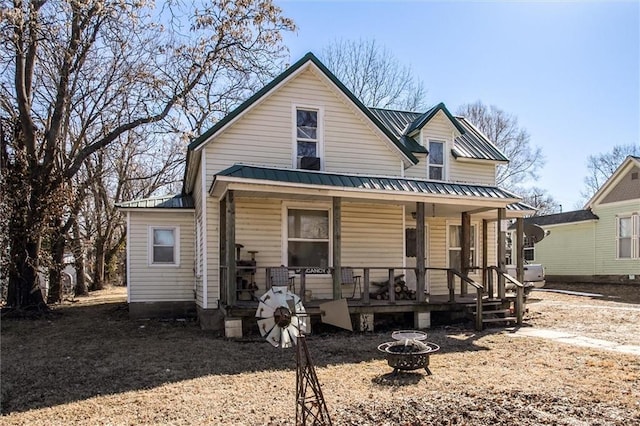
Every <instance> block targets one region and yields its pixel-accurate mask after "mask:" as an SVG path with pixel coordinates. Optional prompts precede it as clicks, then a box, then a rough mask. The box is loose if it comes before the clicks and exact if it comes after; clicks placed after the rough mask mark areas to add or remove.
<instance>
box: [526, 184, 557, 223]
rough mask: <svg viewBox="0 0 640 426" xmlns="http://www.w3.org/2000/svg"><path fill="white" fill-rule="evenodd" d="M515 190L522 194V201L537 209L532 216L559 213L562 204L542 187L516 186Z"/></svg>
mask: <svg viewBox="0 0 640 426" xmlns="http://www.w3.org/2000/svg"><path fill="white" fill-rule="evenodd" d="M516 192H517V193H518V194H519V195H521V196H522V201H523V202H525V203H526V204H528V205H530V206H532V207H535V208H536V209H537V211H536V212H535V214H534V216H542V215H547V214H553V213H560V212H561V211H562V206H561V205H560V204H559V203H558V202H557V201H556V200H555V199H554V198H553V197H552V196H551V194H549V193H548V192H547V191H546V190H544V189H542V188H538V187H531V188H518V189H517V190H516Z"/></svg>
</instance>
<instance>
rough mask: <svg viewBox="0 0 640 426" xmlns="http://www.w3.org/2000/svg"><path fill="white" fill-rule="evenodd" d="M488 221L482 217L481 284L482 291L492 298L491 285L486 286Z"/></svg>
mask: <svg viewBox="0 0 640 426" xmlns="http://www.w3.org/2000/svg"><path fill="white" fill-rule="evenodd" d="M488 227H489V221H488V220H487V219H482V286H483V287H484V291H485V292H487V293H488V294H489V297H490V298H493V286H491V288H489V287H488V286H487V272H488V271H487V266H489V250H488V249H489V230H488V229H487V228H488Z"/></svg>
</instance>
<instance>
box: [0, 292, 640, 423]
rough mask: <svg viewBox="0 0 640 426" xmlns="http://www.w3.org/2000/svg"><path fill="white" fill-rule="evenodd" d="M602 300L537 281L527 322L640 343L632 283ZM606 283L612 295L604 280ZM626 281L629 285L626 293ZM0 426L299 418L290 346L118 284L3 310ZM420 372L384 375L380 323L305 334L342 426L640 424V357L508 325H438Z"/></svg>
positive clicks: (639, 312) (639, 311)
mask: <svg viewBox="0 0 640 426" xmlns="http://www.w3.org/2000/svg"><path fill="white" fill-rule="evenodd" d="M622 289H623V290H624V291H621V290H620V288H615V289H614V290H611V289H610V288H609V287H594V288H587V289H586V290H587V291H592V292H598V291H600V290H602V291H603V293H604V294H605V295H609V296H610V297H585V296H573V295H564V294H557V293H549V292H534V293H533V294H532V298H531V299H532V300H531V301H530V303H529V304H528V308H529V312H528V314H527V315H526V318H525V319H526V323H527V327H528V328H539V329H547V328H548V329H553V330H559V331H566V332H570V333H573V334H579V335H582V336H586V337H591V338H597V339H604V340H609V341H613V342H617V343H619V344H624V345H635V346H640V297H638V295H639V294H640V288H638V287H629V288H626V287H625V288H622ZM604 290H606V292H605V291H604ZM625 292H626V293H625ZM1 332H2V353H1V356H2V358H1V361H2V365H1V368H2V371H1V372H2V377H1V379H2V383H1V385H2V386H1V396H2V414H3V416H2V417H1V418H0V423H2V424H3V425H17V424H24V425H66V424H87V425H99V424H100V425H139V424H149V425H151V424H174V425H190V424H198V425H200V424H211V425H293V424H295V351H294V350H291V349H289V350H280V349H274V348H272V347H271V346H270V345H269V344H268V343H266V342H264V341H263V340H262V339H260V338H259V337H256V336H252V337H247V338H244V339H242V340H240V341H231V340H227V339H224V338H221V337H219V336H217V335H215V334H214V333H211V332H205V331H202V330H200V329H199V328H198V325H197V324H196V323H195V322H193V321H156V320H147V321H132V320H129V319H128V317H127V308H126V304H125V303H124V290H123V289H109V290H105V291H102V292H97V293H95V294H93V295H92V296H90V297H86V298H81V299H79V300H77V301H76V302H75V303H73V304H65V305H62V306H59V307H56V309H55V311H54V314H53V315H52V316H51V317H50V318H47V319H37V320H24V319H22V320H16V319H6V318H4V319H3V320H2V330H1ZM428 332H429V339H428V340H429V341H433V342H435V343H437V344H438V345H440V346H441V348H442V350H441V351H440V352H438V353H436V354H434V355H432V356H431V366H430V367H431V371H432V372H433V375H432V376H426V375H425V374H424V372H422V371H417V372H409V373H402V374H400V375H399V376H397V377H396V378H392V377H390V376H389V375H388V373H389V372H390V370H391V369H390V367H389V366H388V365H387V364H386V361H385V360H384V359H383V357H382V355H381V354H380V353H379V352H378V351H377V349H376V348H377V346H378V344H380V343H382V342H385V341H389V340H391V339H390V333H389V330H386V331H384V332H380V333H375V334H366V335H363V334H350V333H344V332H338V333H334V334H326V333H322V334H313V335H311V336H309V338H308V345H309V348H310V352H311V355H312V357H313V359H314V361H315V364H316V371H317V375H318V378H319V380H320V381H321V383H322V389H323V392H324V396H325V400H326V403H327V406H328V409H329V413H330V415H331V418H332V420H333V423H334V424H337V425H487V424H490V425H494V424H495V425H541V424H550V425H630V424H640V402H639V401H640V356H637V355H631V354H624V353H619V352H615V351H610V350H603V349H597V348H588V347H580V346H574V345H571V344H567V343H561V342H557V341H554V340H548V339H541V338H533V337H516V335H515V329H513V328H507V329H504V328H497V327H496V328H489V329H487V330H485V331H482V332H479V333H478V332H474V331H473V330H472V329H471V328H470V325H460V326H455V327H451V326H450V327H435V328H433V329H432V330H429V331H428Z"/></svg>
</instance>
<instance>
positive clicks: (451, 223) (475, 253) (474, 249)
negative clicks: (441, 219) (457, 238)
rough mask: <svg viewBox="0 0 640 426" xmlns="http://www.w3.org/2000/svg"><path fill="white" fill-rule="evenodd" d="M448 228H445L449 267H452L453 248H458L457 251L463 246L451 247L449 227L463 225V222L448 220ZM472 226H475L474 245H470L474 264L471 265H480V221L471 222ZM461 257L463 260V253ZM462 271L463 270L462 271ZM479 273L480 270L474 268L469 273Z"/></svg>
mask: <svg viewBox="0 0 640 426" xmlns="http://www.w3.org/2000/svg"><path fill="white" fill-rule="evenodd" d="M446 225H447V228H446V230H445V232H446V244H447V245H446V247H447V255H446V256H447V268H451V267H452V266H451V264H450V263H451V262H450V259H451V256H450V254H449V253H450V251H451V250H452V249H453V250H457V251H462V247H451V241H450V238H449V227H451V226H460V227H462V223H461V222H454V221H447V222H446ZM471 228H475V229H474V231H473V236H474V238H473V247H470V251H471V252H472V253H473V256H472V259H473V264H472V265H471V266H478V252H479V250H480V248H479V246H478V243H479V241H478V240H479V235H478V229H479V224H478V222H472V223H471ZM460 259H461V260H462V255H461V256H460ZM460 272H462V271H460ZM478 274H479V270H472V271H471V272H470V273H469V275H478Z"/></svg>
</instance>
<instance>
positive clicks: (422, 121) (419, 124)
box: [406, 102, 466, 135]
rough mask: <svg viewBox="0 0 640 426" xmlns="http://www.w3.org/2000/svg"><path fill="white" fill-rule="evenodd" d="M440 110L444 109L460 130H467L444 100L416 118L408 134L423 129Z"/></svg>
mask: <svg viewBox="0 0 640 426" xmlns="http://www.w3.org/2000/svg"><path fill="white" fill-rule="evenodd" d="M438 111H442V112H443V113H444V115H446V116H447V118H448V119H449V121H450V122H451V124H453V126H454V127H455V128H456V129H458V131H459V132H460V133H464V132H465V131H466V130H465V129H464V128H463V127H462V126H461V125H460V123H458V120H456V119H455V118H454V117H453V115H451V113H450V112H449V110H448V109H447V107H446V106H444V104H443V103H442V102H440V103H439V104H438V105H436V106H434V107H432V108H431V109H429V111H427V112H425V113H423V114H422V115H421V116H420V117H418V118H417V119H416V120H414V122H413V123H411V125H410V126H409V128H408V129H407V130H406V134H407V135H410V134H412V133H413V132H415V131H416V130H420V129H422V128H423V127H424V126H426V124H427V123H428V122H429V121H431V119H432V118H433V117H435V116H436V114H437V113H438Z"/></svg>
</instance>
